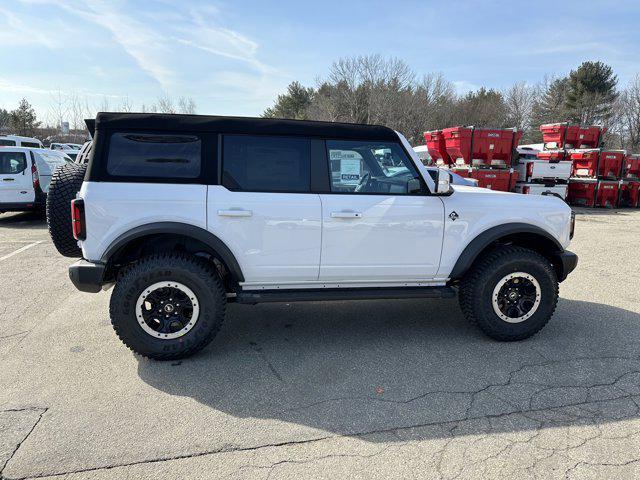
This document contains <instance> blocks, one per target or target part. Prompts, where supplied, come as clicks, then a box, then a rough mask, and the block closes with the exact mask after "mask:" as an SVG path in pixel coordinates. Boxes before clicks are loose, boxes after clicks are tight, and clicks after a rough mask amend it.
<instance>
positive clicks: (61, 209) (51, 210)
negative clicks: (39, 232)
mask: <svg viewBox="0 0 640 480" xmlns="http://www.w3.org/2000/svg"><path fill="white" fill-rule="evenodd" d="M86 171H87V165H86V164H84V165H79V164H76V163H67V164H66V165H62V166H60V167H58V168H56V170H55V171H54V172H53V176H52V177H51V183H50V184H49V193H48V194H47V223H48V225H49V235H51V239H52V240H53V244H54V245H55V247H56V248H57V249H58V252H60V253H61V254H62V255H64V256H65V257H72V258H79V257H82V251H81V250H80V247H78V242H77V240H76V239H75V238H73V227H72V226H71V200H73V199H74V198H76V193H78V191H80V187H81V186H82V182H83V181H84V174H85V172H86Z"/></svg>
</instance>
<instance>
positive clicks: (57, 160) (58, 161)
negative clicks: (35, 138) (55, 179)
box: [33, 151, 68, 193]
mask: <svg viewBox="0 0 640 480" xmlns="http://www.w3.org/2000/svg"><path fill="white" fill-rule="evenodd" d="M33 155H34V157H35V160H36V167H37V168H38V177H39V179H40V188H41V189H42V191H43V192H45V193H47V192H48V191H49V184H50V183H51V176H52V175H53V171H54V170H55V169H56V168H57V167H59V166H60V165H64V164H65V163H67V162H68V161H67V160H65V157H64V155H60V154H59V153H57V152H55V153H54V152H53V151H52V152H51V153H49V152H34V154H33Z"/></svg>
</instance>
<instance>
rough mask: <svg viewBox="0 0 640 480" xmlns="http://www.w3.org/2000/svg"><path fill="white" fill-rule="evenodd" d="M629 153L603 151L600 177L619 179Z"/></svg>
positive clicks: (599, 171)
mask: <svg viewBox="0 0 640 480" xmlns="http://www.w3.org/2000/svg"><path fill="white" fill-rule="evenodd" d="M626 154H627V152H625V151H624V150H603V151H602V152H600V162H599V164H598V176H599V177H602V178H619V177H620V176H621V175H622V165H623V164H624V158H625V156H626Z"/></svg>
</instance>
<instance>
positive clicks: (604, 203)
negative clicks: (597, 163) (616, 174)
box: [596, 180, 620, 208]
mask: <svg viewBox="0 0 640 480" xmlns="http://www.w3.org/2000/svg"><path fill="white" fill-rule="evenodd" d="M619 193H620V183H619V182H618V181H613V180H599V181H598V188H597V191H596V207H604V208H616V207H617V206H618V194H619Z"/></svg>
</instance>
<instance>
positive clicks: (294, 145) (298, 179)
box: [222, 135, 311, 193]
mask: <svg viewBox="0 0 640 480" xmlns="http://www.w3.org/2000/svg"><path fill="white" fill-rule="evenodd" d="M222 152H223V153H222V185H224V186H225V187H226V188H228V189H229V190H236V191H250V192H292V193H296V192H301V193H304V192H309V191H310V190H311V141H310V140H309V139H305V138H290V137H259V136H248V135H247V136H245V135H225V136H224V139H223V151H222Z"/></svg>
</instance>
